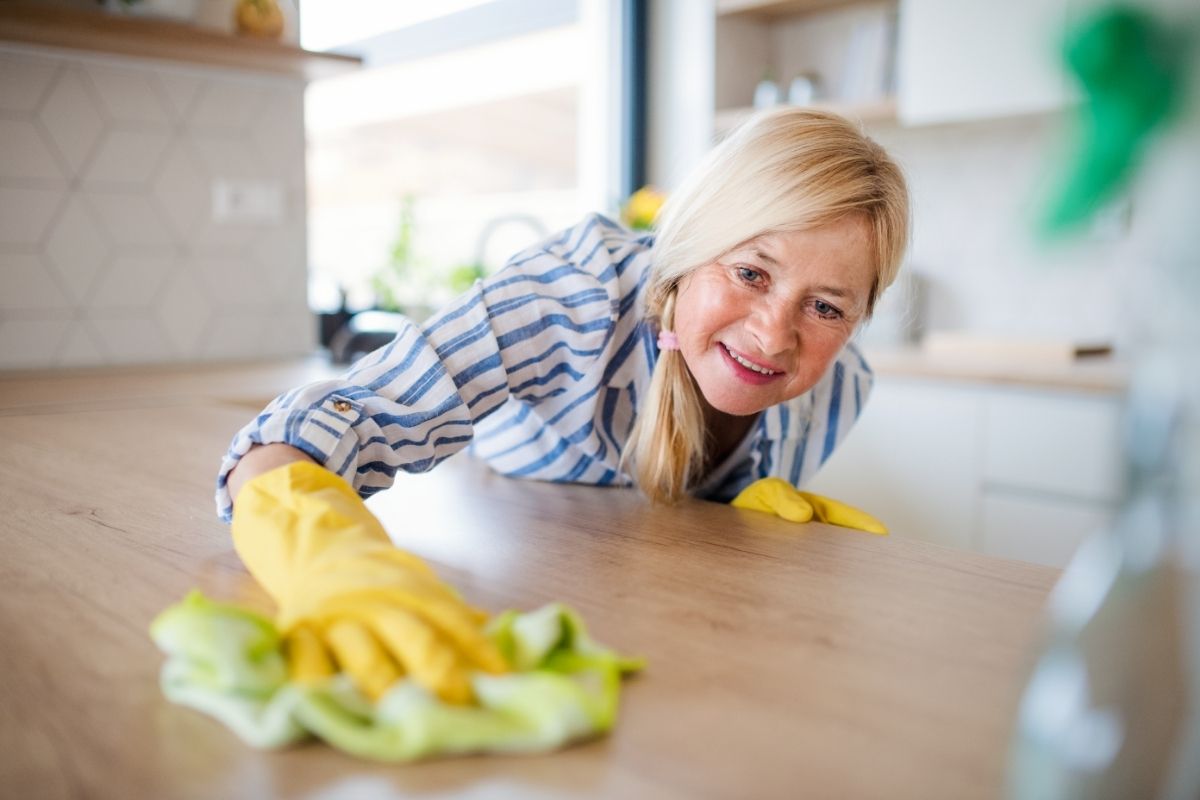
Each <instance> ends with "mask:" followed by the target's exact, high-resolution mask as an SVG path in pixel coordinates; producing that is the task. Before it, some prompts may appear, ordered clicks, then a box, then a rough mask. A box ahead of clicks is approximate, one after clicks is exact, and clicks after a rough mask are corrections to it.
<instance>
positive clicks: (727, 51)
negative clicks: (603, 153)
mask: <svg viewBox="0 0 1200 800" xmlns="http://www.w3.org/2000/svg"><path fill="white" fill-rule="evenodd" d="M1087 2H1089V0H1015V2H1010V3H997V2H994V0H894V1H892V2H888V1H887V0H857V1H853V2H846V0H790V1H789V0H717V3H716V11H717V25H716V31H715V37H716V41H715V58H714V65H715V82H714V95H715V98H714V99H715V106H716V127H717V132H718V134H720V133H722V132H723V131H725V130H727V129H728V128H731V127H733V125H735V124H737V123H738V122H740V121H741V120H742V119H744V118H745V117H746V116H747V115H748V114H750V113H751V112H752V111H753V109H754V106H755V105H756V103H755V87H756V86H758V85H759V84H760V82H761V81H763V80H764V78H765V79H769V80H771V81H773V82H774V84H775V86H776V87H777V90H778V102H781V103H787V102H789V89H790V88H791V86H792V83H793V81H795V80H796V79H797V78H799V79H800V84H799V88H800V89H801V91H800V92H798V94H799V95H801V97H800V102H802V103H803V104H805V105H810V106H814V107H818V108H828V109H830V110H834V111H837V112H839V113H842V114H845V115H846V116H848V117H852V118H858V119H861V120H863V121H866V122H871V121H878V120H891V119H896V118H898V119H899V120H900V121H901V122H902V123H904V124H906V125H926V124H936V123H945V122H961V121H968V120H976V119H987V118H994V117H1006V116H1014V115H1019V114H1030V113H1037V112H1045V111H1052V110H1055V109H1059V108H1062V107H1063V106H1064V105H1065V104H1067V103H1068V102H1070V101H1071V99H1072V88H1071V86H1070V81H1069V79H1068V78H1067V77H1066V75H1065V73H1064V72H1063V69H1062V66H1061V56H1060V52H1061V50H1062V45H1061V42H1062V36H1063V31H1064V30H1065V27H1066V24H1067V20H1068V14H1069V13H1075V14H1078V13H1079V10H1080V7H1081V6H1083V5H1085V4H1086V3H1087ZM806 83H811V84H812V88H813V92H812V96H811V98H804V97H803V95H804V91H803V89H804V88H805V84H806ZM768 94H769V92H768ZM795 96H796V95H793V101H794V100H795Z"/></svg>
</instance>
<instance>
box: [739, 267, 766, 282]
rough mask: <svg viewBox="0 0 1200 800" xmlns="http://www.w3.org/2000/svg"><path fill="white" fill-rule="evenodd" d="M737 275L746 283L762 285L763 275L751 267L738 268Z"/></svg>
mask: <svg viewBox="0 0 1200 800" xmlns="http://www.w3.org/2000/svg"><path fill="white" fill-rule="evenodd" d="M737 275H738V277H739V278H741V279H742V280H743V281H745V282H746V283H762V273H761V272H759V271H758V270H756V269H751V268H750V267H738V268H737Z"/></svg>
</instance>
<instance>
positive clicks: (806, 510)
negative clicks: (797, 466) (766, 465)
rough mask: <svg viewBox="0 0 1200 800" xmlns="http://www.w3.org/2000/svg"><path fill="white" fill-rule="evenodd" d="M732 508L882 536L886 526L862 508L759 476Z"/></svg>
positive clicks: (735, 500) (791, 520)
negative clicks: (823, 523) (861, 509)
mask: <svg viewBox="0 0 1200 800" xmlns="http://www.w3.org/2000/svg"><path fill="white" fill-rule="evenodd" d="M730 505H731V506H734V507H735V508H745V509H749V510H751V511H766V512H767V513H769V514H775V515H776V516H778V517H782V518H783V519H786V520H788V521H789V522H811V521H812V520H814V519H815V520H816V521H817V522H825V523H828V524H830V525H840V526H841V527H843V528H854V529H855V530H859V531H866V532H868V533H877V534H879V535H881V536H886V535H887V532H888V529H887V528H886V527H884V524H883V523H882V522H880V521H879V520H877V519H875V518H874V517H872V516H871V515H870V514H868V513H866V512H865V511H860V510H859V509H857V508H854V507H853V506H848V505H846V504H845V503H840V502H838V501H837V500H833V499H830V498H828V497H822V496H821V495H819V494H812V493H811V492H802V491H800V490H799V489H797V488H796V487H795V486H792V485H791V484H790V483H788V482H787V481H785V480H783V479H782V478H761V479H759V480H757V481H755V482H754V483H752V484H750V485H749V486H747V487H746V488H745V489H743V490H742V491H741V493H739V494H738V496H737V497H735V498H733V501H732V502H731V503H730Z"/></svg>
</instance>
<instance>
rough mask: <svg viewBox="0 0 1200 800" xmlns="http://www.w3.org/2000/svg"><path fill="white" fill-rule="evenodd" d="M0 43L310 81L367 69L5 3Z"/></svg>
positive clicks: (266, 44)
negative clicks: (284, 76)
mask: <svg viewBox="0 0 1200 800" xmlns="http://www.w3.org/2000/svg"><path fill="white" fill-rule="evenodd" d="M0 42H19V43H22V44H33V45H42V46H46V47H58V48H66V49H69V50H81V51H87V52H92V53H107V54H113V55H122V56H134V57H138V58H153V59H160V60H166V61H179V62H185V63H189V64H197V65H201V66H210V67H226V68H230V69H241V70H252V71H258V72H268V73H274V74H279V75H287V76H292V77H296V78H302V79H305V80H313V79H316V78H325V77H329V76H331V75H340V74H343V73H345V72H348V71H353V70H356V69H358V68H359V67H360V66H361V65H362V60H361V59H359V58H356V57H353V56H342V55H332V54H328V53H314V52H311V51H308V50H302V49H301V48H299V47H295V46H293V45H290V44H284V43H282V42H276V41H268V40H260V39H252V38H248V37H242V36H230V35H226V34H222V33H218V32H216V31H210V30H205V29H204V28H198V27H196V26H194V25H185V24H182V23H179V22H172V21H168V20H161V19H149V18H145V17H126V16H120V15H117V14H108V13H105V12H103V11H100V10H95V11H85V10H81V9H78V8H70V7H65V6H54V5H38V4H33V3H27V2H8V1H6V0H0Z"/></svg>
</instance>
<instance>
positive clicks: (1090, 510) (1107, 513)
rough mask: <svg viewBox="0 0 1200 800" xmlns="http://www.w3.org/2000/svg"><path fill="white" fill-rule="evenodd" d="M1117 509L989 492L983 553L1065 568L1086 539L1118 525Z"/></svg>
mask: <svg viewBox="0 0 1200 800" xmlns="http://www.w3.org/2000/svg"><path fill="white" fill-rule="evenodd" d="M1114 508H1115V507H1114V506H1109V505H1107V504H1097V503H1090V502H1087V501H1080V500H1075V499H1070V498H1068V499H1063V498H1061V497H1053V496H1044V495H1035V494H1027V493H1023V492H1020V491H1007V490H1003V489H988V490H985V491H984V493H983V496H982V498H981V507H980V519H979V533H980V541H979V548H978V549H979V550H980V551H981V552H983V553H985V554H987V555H989V556H1000V557H1001V558H1013V559H1017V560H1019V561H1032V562H1034V563H1036V564H1045V565H1047V566H1051V567H1061V566H1064V565H1065V564H1066V563H1067V561H1068V560H1069V559H1070V558H1071V554H1072V553H1074V552H1075V550H1076V548H1078V547H1079V545H1080V544H1081V543H1082V542H1083V540H1084V539H1086V538H1087V537H1088V536H1089V535H1091V534H1092V533H1095V532H1096V531H1098V530H1100V529H1101V528H1103V527H1104V526H1105V525H1108V524H1109V523H1110V522H1111V521H1112V519H1113V514H1114Z"/></svg>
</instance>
